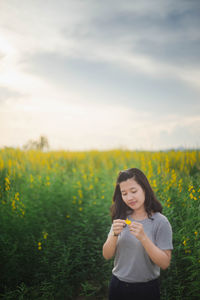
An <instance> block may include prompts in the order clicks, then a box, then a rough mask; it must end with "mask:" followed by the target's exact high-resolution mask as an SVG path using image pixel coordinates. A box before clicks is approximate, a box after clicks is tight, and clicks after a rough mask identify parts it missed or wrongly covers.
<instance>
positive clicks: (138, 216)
mask: <svg viewBox="0 0 200 300" xmlns="http://www.w3.org/2000/svg"><path fill="white" fill-rule="evenodd" d="M131 216H132V218H133V219H135V220H144V219H146V218H148V214H147V212H146V211H141V212H139V211H138V212H137V211H134V212H133V213H132V215H131Z"/></svg>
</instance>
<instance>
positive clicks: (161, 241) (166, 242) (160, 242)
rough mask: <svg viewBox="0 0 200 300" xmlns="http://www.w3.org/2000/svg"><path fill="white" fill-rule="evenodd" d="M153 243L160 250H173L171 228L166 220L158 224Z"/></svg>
mask: <svg viewBox="0 0 200 300" xmlns="http://www.w3.org/2000/svg"><path fill="white" fill-rule="evenodd" d="M155 243H156V246H157V247H158V248H160V249H162V250H172V249H173V243H172V227H171V225H170V223H169V221H168V220H167V219H166V220H162V221H161V222H160V224H159V226H158V229H157V231H156V236H155Z"/></svg>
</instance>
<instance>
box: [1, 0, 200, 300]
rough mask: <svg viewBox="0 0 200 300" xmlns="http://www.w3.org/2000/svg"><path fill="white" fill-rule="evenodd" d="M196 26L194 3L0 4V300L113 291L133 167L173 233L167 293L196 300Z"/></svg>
mask: <svg viewBox="0 0 200 300" xmlns="http://www.w3.org/2000/svg"><path fill="white" fill-rule="evenodd" d="M199 28H200V1H199V0H176V1H174V0H154V1H153V0H152V1H151V0H148V1H144V0H135V1H131V0H130V1H128V0H124V1H118V0H115V1H114V0H107V1H97V0H73V1H72V0H71V1H70V0H57V1H53V0H46V1H42V0H34V1H31V0H20V1H17V0H0V220H1V226H0V258H1V260H0V269H1V273H0V298H1V299H3V300H15V299H16V300H98V299H99V300H106V299H107V298H108V297H107V295H108V285H109V281H110V277H111V272H112V268H113V260H110V261H106V260H105V259H104V258H103V256H102V246H103V244H104V242H105V240H106V238H107V235H108V232H109V231H110V226H111V218H110V206H111V204H112V196H113V191H114V187H115V182H116V178H117V175H118V173H119V171H120V170H123V169H127V168H130V167H137V168H139V169H141V170H142V171H143V172H144V173H145V174H146V176H147V178H148V180H149V182H150V184H151V186H152V188H153V190H154V192H155V194H156V197H157V198H158V199H159V201H160V202H161V204H162V206H163V214H164V215H165V216H166V217H167V218H168V219H169V221H170V223H171V225H172V229H173V245H174V250H173V253H172V261H171V265H170V267H169V268H168V269H167V270H166V271H164V272H161V299H162V300H197V299H199V295H200V286H199V282H200V223H199V208H200V206H199V201H200V188H199V187H200V186H199V183H200V149H199V147H200V101H199V98H200V97H199V96H200V68H199V66H200V60H199V58H200V30H199Z"/></svg>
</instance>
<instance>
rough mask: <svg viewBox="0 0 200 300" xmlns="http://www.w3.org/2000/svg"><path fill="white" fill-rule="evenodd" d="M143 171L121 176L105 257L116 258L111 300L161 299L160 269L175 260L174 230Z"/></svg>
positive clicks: (110, 294) (104, 249)
mask: <svg viewBox="0 0 200 300" xmlns="http://www.w3.org/2000/svg"><path fill="white" fill-rule="evenodd" d="M161 212H162V205H161V204H160V202H159V201H158V200H157V199H156V197H155V195H154V192H153V190H152V188H151V186H150V184H149V182H148V179H147V178H146V176H145V175H144V173H143V172H142V171H140V170H139V169H137V168H131V169H128V170H125V171H122V172H120V173H119V175H118V178H117V183H116V187H115V191H114V195H113V205H112V207H111V214H112V221H113V224H112V226H111V230H110V232H109V234H108V238H107V240H106V242H105V244H104V245H103V256H104V258H105V259H110V258H112V257H113V256H114V255H115V259H114V268H113V270H112V278H111V281H110V286H109V300H129V299H130V300H143V299H148V300H150V299H152V300H157V299H160V288H159V275H160V268H161V269H163V270H164V269H166V268H167V267H168V266H169V264H170V260H171V250H172V249H173V245H172V229H171V225H170V223H169V221H168V219H167V218H166V217H165V216H164V215H162V214H161Z"/></svg>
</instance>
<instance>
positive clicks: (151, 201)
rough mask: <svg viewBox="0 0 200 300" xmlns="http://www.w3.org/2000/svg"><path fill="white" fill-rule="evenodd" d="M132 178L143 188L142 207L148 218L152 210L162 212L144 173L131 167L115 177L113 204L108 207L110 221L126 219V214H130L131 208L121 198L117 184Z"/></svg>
mask: <svg viewBox="0 0 200 300" xmlns="http://www.w3.org/2000/svg"><path fill="white" fill-rule="evenodd" d="M130 178H132V179H134V180H135V181H136V182H137V183H138V184H139V185H140V186H141V188H142V189H143V191H144V193H145V201H144V208H145V210H146V212H147V215H148V217H149V218H151V214H152V212H160V213H161V212H162V205H161V203H160V202H159V201H158V200H157V198H156V196H155V194H154V192H153V190H152V187H151V185H150V183H149V181H148V179H147V177H146V176H145V174H144V173H143V172H142V171H141V170H139V169H137V168H131V169H127V170H124V171H120V172H119V174H118V177H117V182H116V186H115V190H114V194H113V204H112V206H111V208H110V211H111V217H112V221H113V220H115V219H126V217H127V215H128V214H131V212H133V210H132V209H131V208H130V207H129V206H128V205H126V204H125V202H124V201H123V199H122V195H121V190H120V186H119V184H120V183H121V182H123V181H126V180H127V179H130Z"/></svg>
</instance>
